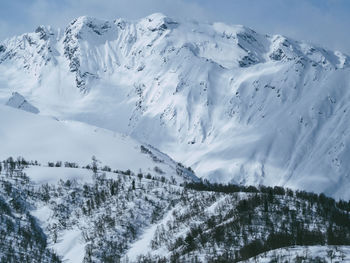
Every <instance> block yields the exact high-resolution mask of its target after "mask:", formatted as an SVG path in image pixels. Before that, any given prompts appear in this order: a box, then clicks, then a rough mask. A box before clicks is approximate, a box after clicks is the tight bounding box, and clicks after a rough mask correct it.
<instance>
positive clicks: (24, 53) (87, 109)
mask: <svg viewBox="0 0 350 263" xmlns="http://www.w3.org/2000/svg"><path fill="white" fill-rule="evenodd" d="M349 61H350V59H349V57H348V56H347V55H345V54H342V53H340V52H337V51H335V52H334V51H330V50H325V49H323V48H321V47H317V46H313V45H310V44H307V43H303V42H298V41H295V40H292V39H289V38H287V37H284V36H281V35H274V36H269V35H264V34H259V33H257V32H255V31H253V30H251V29H249V28H246V27H244V26H230V25H225V24H222V23H214V24H201V23H198V22H180V21H174V20H173V19H171V18H169V17H166V16H164V15H162V14H153V15H150V16H148V17H146V18H143V19H140V20H138V21H126V20H123V19H116V20H115V21H102V20H98V19H95V18H90V17H79V18H77V19H75V20H73V21H72V22H71V23H70V24H69V25H68V26H67V27H66V28H65V29H64V30H56V29H52V28H50V27H44V26H40V27H38V28H37V29H36V30H35V32H34V33H28V34H24V35H21V36H17V37H14V38H11V39H8V40H5V41H4V42H3V43H2V44H1V46H0V87H1V89H0V103H1V102H4V103H5V101H6V100H7V99H8V97H10V94H11V92H13V91H18V92H20V93H21V94H23V95H24V96H25V97H26V98H28V99H30V101H31V102H33V104H34V105H35V106H36V107H38V108H39V109H40V111H41V113H42V114H45V115H53V116H57V117H58V118H60V119H71V120H78V121H82V122H86V123H89V124H92V125H95V126H98V127H102V128H107V129H110V130H113V131H117V132H121V133H126V134H130V135H132V137H134V138H137V139H138V140H140V141H143V142H146V143H149V144H151V145H154V146H156V147H157V148H159V149H160V150H161V151H163V152H166V153H167V154H169V155H170V156H171V157H173V158H174V159H176V160H178V161H181V162H183V163H185V164H186V166H191V167H192V168H194V170H195V171H196V173H197V174H198V175H199V176H201V177H205V178H209V179H210V180H212V181H218V182H234V183H243V184H256V185H257V184H269V185H284V186H288V187H292V188H303V189H307V190H311V191H317V192H326V193H327V194H330V195H332V196H334V197H342V198H350V194H349V191H347V189H348V188H349V186H350V179H349V177H348V171H349V170H350V160H349V158H350V154H349V150H350V149H349V146H348V145H349V140H350V136H349V128H348V127H349V117H350V116H349V110H348V108H349V106H350V104H349V103H350V100H349V95H350V92H349V90H350V89H349V85H350V74H349V73H350V67H349V65H350V64H349Z"/></svg>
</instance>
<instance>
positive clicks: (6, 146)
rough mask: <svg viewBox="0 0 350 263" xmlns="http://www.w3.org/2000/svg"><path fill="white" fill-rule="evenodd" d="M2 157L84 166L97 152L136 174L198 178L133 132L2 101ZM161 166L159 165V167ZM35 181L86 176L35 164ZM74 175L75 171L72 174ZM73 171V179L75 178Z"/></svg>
mask: <svg viewBox="0 0 350 263" xmlns="http://www.w3.org/2000/svg"><path fill="white" fill-rule="evenodd" d="M0 123H2V125H1V126H0V144H1V151H0V159H2V160H3V159H5V158H8V157H9V156H13V157H15V158H16V157H17V156H22V157H24V158H26V159H29V160H37V161H39V162H40V163H42V164H45V165H47V163H48V162H56V161H61V162H66V161H68V162H75V163H77V164H78V165H79V166H85V165H88V164H90V163H91V162H92V161H91V158H92V156H96V157H97V159H98V160H99V161H100V162H101V163H99V165H100V166H104V165H108V166H109V167H111V168H112V169H114V170H116V169H118V170H123V171H125V170H128V169H130V170H131V171H132V172H134V173H138V172H140V171H142V172H143V173H151V174H153V175H157V174H158V175H159V172H158V173H157V172H156V171H155V170H157V169H158V171H162V172H163V175H164V176H165V177H168V178H170V177H171V176H172V177H174V178H175V179H176V180H178V181H179V182H181V181H183V180H191V179H196V177H195V176H194V175H193V174H192V173H191V172H190V171H188V170H186V169H185V168H183V167H180V166H179V165H178V164H177V163H175V162H174V161H173V160H172V159H170V158H169V157H168V156H167V155H165V154H163V153H161V152H159V151H157V150H156V149H154V148H152V147H150V146H143V147H144V149H148V152H147V153H145V151H141V144H140V143H138V142H136V141H135V140H133V139H131V138H129V137H128V136H123V135H120V134H118V133H115V132H110V131H107V130H104V129H101V128H97V127H93V126H89V125H87V124H84V123H79V122H74V121H58V120H55V119H53V118H49V117H44V116H38V115H35V114H32V113H27V112H24V111H21V110H17V109H12V108H10V107H6V106H0ZM155 167H158V168H155ZM32 169H34V171H33V172H32V173H33V174H34V175H35V178H33V179H34V181H37V182H41V181H43V182H55V181H57V180H58V179H72V178H77V179H79V178H82V177H83V175H82V174H81V173H79V170H75V169H73V171H72V169H67V170H66V171H64V172H63V173H62V169H61V170H60V171H61V172H59V173H58V174H56V173H55V172H54V170H53V169H52V168H51V169H50V171H46V170H43V168H41V169H39V170H38V171H36V170H35V167H34V168H32ZM72 172H73V174H72V175H71V173H72ZM71 176H72V178H71Z"/></svg>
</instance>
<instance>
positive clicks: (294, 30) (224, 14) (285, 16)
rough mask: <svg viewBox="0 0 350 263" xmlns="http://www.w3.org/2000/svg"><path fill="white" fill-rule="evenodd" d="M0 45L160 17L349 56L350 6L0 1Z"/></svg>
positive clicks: (299, 1)
mask: <svg viewBox="0 0 350 263" xmlns="http://www.w3.org/2000/svg"><path fill="white" fill-rule="evenodd" d="M0 1H1V5H0V40H3V39H5V38H7V37H10V36H13V35H17V34H21V33H24V32H32V31H33V30H34V29H35V28H36V26H38V25H52V26H54V27H61V28H64V27H65V26H66V25H67V24H68V23H69V21H71V20H72V19H73V18H75V17H78V16H82V15H89V16H94V17H97V18H101V19H108V20H112V19H115V18H118V17H124V18H127V19H139V18H141V17H144V16H147V15H149V14H151V13H154V12H161V13H164V14H166V15H168V16H171V17H173V18H175V19H176V18H177V19H179V20H180V19H194V20H198V21H202V22H214V21H222V22H225V23H228V24H242V25H245V26H249V27H251V28H253V29H255V30H256V31H258V32H261V33H269V34H274V33H278V34H282V35H286V36H289V37H292V38H295V39H298V40H306V41H308V42H312V43H316V44H318V45H321V46H324V47H326V48H330V49H337V50H340V51H343V52H346V53H348V54H350V0H79V1H78V0H0Z"/></svg>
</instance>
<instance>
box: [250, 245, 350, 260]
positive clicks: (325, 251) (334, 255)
mask: <svg viewBox="0 0 350 263" xmlns="http://www.w3.org/2000/svg"><path fill="white" fill-rule="evenodd" d="M349 252H350V247H348V246H295V247H288V248H280V249H275V250H271V251H269V252H268V253H263V254H261V255H258V256H257V257H255V258H252V259H250V260H247V261H243V262H246V263H248V262H252V263H253V262H261V263H267V262H276V263H280V262H298V260H299V261H300V260H306V262H326V263H328V262H350V257H349Z"/></svg>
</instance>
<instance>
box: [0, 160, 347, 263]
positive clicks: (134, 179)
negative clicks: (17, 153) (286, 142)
mask: <svg viewBox="0 0 350 263" xmlns="http://www.w3.org/2000/svg"><path fill="white" fill-rule="evenodd" d="M95 164H96V163H95ZM102 165H103V164H98V166H97V169H91V168H90V169H87V168H86V167H85V168H82V167H80V168H78V167H76V166H72V167H68V166H66V165H65V166H66V167H62V166H59V165H57V167H52V166H50V165H49V166H48V167H46V166H45V164H40V163H37V162H30V161H28V160H25V159H23V158H18V159H15V160H14V159H12V158H7V159H6V160H3V161H2V162H1V163H0V167H1V173H0V212H1V213H0V226H1V229H0V230H1V231H0V261H1V262H21V261H23V258H25V260H24V262H84V263H86V262H104V263H105V262H113V263H121V262H123V263H126V262H137V263H146V262H148V263H150V262H152V263H153V262H164V263H167V262H208V263H209V262H239V261H242V260H250V261H249V262H271V260H274V261H273V262H285V260H290V261H292V262H294V261H296V260H302V259H303V260H304V261H303V262H329V261H330V262H332V260H334V262H335V261H337V260H344V262H348V260H349V253H350V232H349V231H348V229H349V227H350V216H349V211H350V202H345V201H335V200H334V199H332V198H329V197H326V196H325V195H324V194H320V195H317V194H314V193H307V192H305V191H292V190H290V189H284V188H282V187H266V186H261V187H259V188H256V187H253V186H249V187H248V186H247V187H244V186H237V185H219V184H207V183H189V184H185V185H183V184H182V185H180V184H179V183H177V182H175V181H174V180H171V179H170V178H165V177H159V176H154V175H153V176H151V175H149V174H146V173H141V172H140V173H138V174H134V173H126V172H123V171H113V172H109V171H104V170H105V169H104V168H103V166H102ZM44 175H46V176H44ZM48 175H51V176H48ZM53 177H54V178H56V179H57V178H61V180H52V179H53ZM292 246H293V247H292ZM295 246H297V247H295ZM306 246H309V247H306ZM310 246H314V247H310ZM337 246H339V247H337ZM320 257H322V258H324V260H325V261H321V260H319V259H320ZM322 258H321V259H322ZM269 259H270V261H269ZM276 260H277V261H276ZM316 260H317V261H316ZM296 262H299V261H296Z"/></svg>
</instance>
